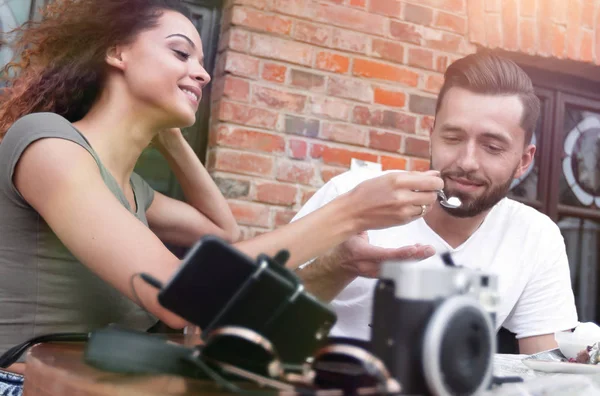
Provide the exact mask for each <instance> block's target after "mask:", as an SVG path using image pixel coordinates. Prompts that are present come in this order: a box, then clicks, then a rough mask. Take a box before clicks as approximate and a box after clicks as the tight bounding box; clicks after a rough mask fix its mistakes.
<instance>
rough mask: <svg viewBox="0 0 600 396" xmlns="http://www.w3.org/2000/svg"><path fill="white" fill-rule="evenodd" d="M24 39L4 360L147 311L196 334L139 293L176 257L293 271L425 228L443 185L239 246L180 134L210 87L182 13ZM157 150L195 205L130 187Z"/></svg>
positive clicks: (418, 178)
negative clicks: (207, 255)
mask: <svg viewBox="0 0 600 396" xmlns="http://www.w3.org/2000/svg"><path fill="white" fill-rule="evenodd" d="M16 37H17V40H16V53H20V58H19V60H18V61H15V62H13V63H11V64H9V65H8V66H7V67H6V68H5V69H4V70H3V71H2V75H3V76H5V79H6V83H7V86H6V88H5V89H4V91H3V93H2V98H1V103H0V138H1V139H2V141H1V143H0V273H2V277H0V353H1V352H3V351H5V350H7V349H8V348H10V347H11V346H13V345H16V344H18V343H21V342H23V341H24V340H26V339H29V338H31V337H34V336H38V335H41V334H47V333H54V332H86V331H90V330H92V329H94V328H98V327H103V326H106V325H107V324H109V323H120V324H122V325H125V326H128V327H130V328H134V329H145V328H147V327H149V326H150V325H152V323H151V321H150V318H149V315H147V314H146V312H144V309H145V310H146V311H148V312H149V313H150V314H152V315H153V317H156V318H157V319H160V320H161V321H163V322H164V323H166V324H167V325H168V326H170V327H172V328H182V327H183V326H185V324H186V323H185V321H184V320H183V319H181V318H179V317H177V316H176V315H174V314H173V313H171V312H169V311H167V310H165V309H164V308H163V307H161V305H160V304H159V303H158V301H157V298H156V296H157V292H156V290H155V289H153V288H152V287H150V286H147V285H145V284H143V283H142V282H139V284H137V283H136V284H135V289H136V290H135V291H134V290H132V287H131V284H130V281H131V279H132V278H133V277H134V275H135V274H137V273H140V272H147V273H150V274H152V275H154V276H155V277H156V278H157V279H159V280H161V281H167V280H168V279H169V278H170V277H171V275H172V274H173V273H174V272H175V271H176V270H177V268H178V265H179V263H180V262H179V260H178V258H177V257H176V256H174V255H173V254H172V253H171V252H170V251H169V250H168V249H167V248H165V246H164V244H163V242H168V243H174V244H177V245H179V246H190V245H192V244H193V243H195V242H196V241H197V240H198V239H200V238H201V237H202V236H203V235H206V234H213V235H217V236H219V237H221V238H223V239H226V240H228V241H230V242H231V243H235V246H236V247H237V248H238V249H240V250H241V251H243V252H245V253H246V254H248V255H250V256H253V257H254V256H256V255H257V254H258V253H261V252H265V253H267V254H274V253H275V252H276V251H278V250H280V249H288V250H289V251H290V254H291V256H290V262H289V265H290V267H291V268H295V267H297V266H298V265H299V264H301V263H303V262H305V261H307V260H309V259H311V258H313V257H315V256H317V255H320V254H322V253H324V252H325V251H327V250H329V249H331V248H333V247H335V246H338V245H339V244H341V243H343V242H344V241H346V240H347V239H348V238H350V237H352V236H353V235H355V234H357V233H360V232H362V231H364V230H368V229H374V228H384V227H387V226H390V225H393V224H403V223H406V222H408V221H411V220H413V219H415V218H417V217H418V216H420V215H422V214H423V212H424V210H425V209H423V207H422V206H423V205H431V204H432V203H433V202H434V201H435V199H436V194H435V193H432V192H415V191H413V190H421V191H432V190H436V189H439V188H441V187H442V185H443V182H442V181H441V179H440V178H439V177H438V176H437V175H431V174H420V173H409V172H406V173H404V174H390V175H386V176H383V177H380V178H376V179H373V180H369V181H367V182H365V183H363V184H362V185H361V186H359V187H358V188H356V189H355V190H354V191H353V192H351V193H349V194H346V195H345V196H343V197H340V198H339V199H337V200H335V201H334V202H332V203H330V204H329V205H326V206H325V207H324V208H322V209H321V210H319V211H317V212H315V213H314V214H311V215H309V216H306V217H305V218H303V219H301V220H299V221H297V222H294V223H292V224H289V225H287V226H285V227H281V228H279V229H277V230H275V231H272V232H270V233H266V234H263V235H261V236H259V237H257V238H254V239H251V240H246V241H243V242H237V240H238V238H239V236H240V232H239V229H238V226H237V224H236V221H235V219H234V217H233V215H232V213H231V211H230V209H229V207H228V205H227V202H226V200H225V199H224V197H223V196H222V195H221V193H220V191H219V190H218V188H217V187H216V185H215V184H214V182H213V181H212V179H211V177H210V176H209V174H208V172H207V171H206V170H205V169H204V167H203V166H202V164H201V163H200V161H199V160H198V158H197V156H196V155H195V154H194V152H193V150H192V149H191V147H190V146H189V145H188V144H187V142H186V140H185V139H184V138H183V136H182V134H181V132H180V129H179V128H183V127H188V126H190V125H192V124H194V122H195V121H196V119H195V114H196V111H197V109H198V104H199V102H200V99H201V97H202V88H203V87H205V86H206V84H207V83H208V82H209V81H210V77H209V75H208V74H207V72H206V70H205V69H204V67H203V53H202V42H201V39H200V36H199V35H198V32H197V30H196V28H195V27H194V25H193V24H192V22H191V20H190V19H189V15H188V11H187V10H186V9H185V8H184V7H183V6H182V5H181V4H180V3H179V1H178V0H127V1H122V0H55V1H54V2H52V3H51V4H50V5H49V6H47V7H46V8H45V9H44V10H43V12H42V15H41V20H40V21H39V22H30V23H28V24H26V25H24V26H22V27H21V28H19V29H18V30H17V31H16ZM151 142H152V143H153V144H154V146H155V147H156V148H157V149H158V150H159V151H160V152H161V153H162V155H163V156H164V157H165V158H166V159H167V161H168V163H169V166H170V167H171V169H172V170H173V172H174V173H175V175H176V177H177V179H178V181H179V182H180V184H181V186H182V188H183V191H184V194H185V197H186V202H181V201H177V200H174V199H171V198H169V197H166V196H164V195H162V194H160V193H158V192H155V191H153V190H152V188H150V186H149V185H148V184H147V183H146V182H145V181H144V180H143V179H142V178H141V177H140V176H138V175H137V174H135V173H134V172H133V169H134V166H135V164H136V161H137V160H138V158H139V156H140V155H141V153H142V151H143V150H144V149H145V148H146V147H147V146H148V145H149V144H150V143H151ZM298 241H302V243H301V244H299V243H298ZM389 254H390V257H413V256H423V255H424V254H426V251H425V248H422V247H414V246H411V247H406V248H402V249H395V250H391V251H390V252H389ZM136 292H137V295H138V296H139V300H138V299H136V297H135V293H136ZM137 303H139V304H140V305H141V307H143V308H144V309H142V308H141V307H140V306H138V305H137ZM199 303H210V302H199ZM21 369H22V366H13V367H12V368H11V369H10V370H11V371H12V372H18V371H19V370H21ZM0 374H1V373H0ZM5 374H6V375H9V374H7V373H5ZM0 378H1V377H0ZM11 378H12V377H11Z"/></svg>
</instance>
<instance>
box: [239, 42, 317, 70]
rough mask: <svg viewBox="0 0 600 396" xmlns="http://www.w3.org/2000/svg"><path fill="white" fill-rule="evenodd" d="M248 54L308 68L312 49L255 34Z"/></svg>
mask: <svg viewBox="0 0 600 396" xmlns="http://www.w3.org/2000/svg"><path fill="white" fill-rule="evenodd" d="M250 52H252V53H253V54H254V55H256V56H261V57H264V58H271V59H278V60H282V61H285V62H290V63H297V64H300V65H305V66H310V64H311V63H312V56H313V55H312V52H313V48H312V47H311V46H310V45H308V44H302V43H296V42H293V41H289V40H284V39H281V38H278V37H272V36H264V35H257V34H254V35H252V39H251V44H250Z"/></svg>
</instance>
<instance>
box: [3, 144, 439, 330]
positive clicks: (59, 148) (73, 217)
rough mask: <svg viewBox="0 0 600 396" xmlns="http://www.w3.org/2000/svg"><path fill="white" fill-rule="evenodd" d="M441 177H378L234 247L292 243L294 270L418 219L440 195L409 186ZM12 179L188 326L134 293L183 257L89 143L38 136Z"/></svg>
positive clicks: (120, 282) (94, 264) (111, 279)
mask: <svg viewBox="0 0 600 396" xmlns="http://www.w3.org/2000/svg"><path fill="white" fill-rule="evenodd" d="M438 179H439V178H437V177H432V176H419V175H411V174H406V176H402V177H396V176H395V175H394V174H390V175H386V176H382V177H379V178H376V179H372V180H369V181H367V182H364V183H362V184H361V185H360V186H359V187H357V188H356V189H354V190H352V191H351V192H350V193H347V194H344V195H343V196H340V197H339V198H338V199H336V200H335V201H333V202H331V203H330V204H328V205H325V206H324V207H323V208H321V209H319V210H317V211H315V212H313V213H311V214H310V215H307V216H305V217H304V218H302V219H300V220H298V221H296V222H294V223H292V224H288V225H287V226H285V227H282V228H280V229H278V230H275V231H272V232H270V233H267V234H264V235H262V236H260V237H258V238H255V239H253V240H248V241H244V242H241V243H239V244H237V245H236V246H237V247H238V248H239V249H240V250H242V251H244V252H245V253H247V254H249V255H250V256H252V257H254V256H256V255H257V254H258V253H262V252H265V253H268V254H274V253H276V252H277V251H279V250H280V249H288V250H290V252H291V259H290V263H289V266H290V267H292V268H294V267H297V266H298V265H299V264H301V263H303V262H304V261H306V260H308V259H310V258H312V257H315V256H318V255H321V254H322V253H324V252H325V251H327V250H328V249H330V248H332V247H334V246H336V245H337V244H339V243H341V242H342V241H344V240H346V239H347V238H348V237H349V236H351V235H354V234H355V233H358V232H360V231H363V230H365V229H373V228H378V227H379V228H385V227H389V226H391V225H394V224H402V223H405V222H407V221H409V220H410V219H412V218H414V216H415V212H417V211H418V212H420V209H419V207H418V206H417V207H416V208H415V204H414V203H415V202H420V201H419V200H418V199H417V200H415V199H416V198H415V197H426V196H429V195H431V196H432V197H433V199H435V193H416V194H417V195H414V194H415V193H413V192H412V191H410V190H414V189H419V190H427V189H430V190H433V189H436V188H437V185H438V184H437V183H438ZM14 183H15V185H16V187H17V189H18V191H19V192H20V193H21V195H22V196H23V197H24V198H25V200H26V201H27V202H28V203H29V204H30V205H31V206H32V207H33V208H34V209H35V210H36V211H37V212H38V213H39V214H40V215H41V216H42V217H43V218H44V220H45V221H46V222H47V223H48V225H49V226H50V228H51V229H52V230H53V231H54V233H55V234H56V235H57V236H58V238H59V239H60V240H61V241H62V242H63V243H64V244H65V246H66V247H67V248H68V249H69V251H70V252H71V253H72V254H73V255H74V256H75V257H77V259H78V260H80V261H81V262H82V263H83V264H84V265H86V266H87V267H88V268H89V269H90V270H91V271H93V272H94V273H96V274H97V275H98V276H99V277H100V278H102V279H103V280H104V281H106V282H107V283H109V284H111V285H112V286H113V287H115V288H116V289H117V290H119V291H120V292H121V293H122V294H123V295H125V296H127V297H129V298H130V299H131V300H132V301H134V302H136V303H141V305H142V306H143V307H144V308H146V309H147V310H148V311H149V312H151V313H152V314H154V315H155V316H156V317H158V318H159V319H160V320H161V321H163V322H164V323H166V324H167V325H168V326H169V327H171V328H181V327H183V326H185V324H186V322H185V321H184V320H183V319H182V318H180V317H178V316H177V315H175V314H173V313H172V312H170V311H168V310H166V309H165V308H163V307H162V306H161V305H160V304H159V302H158V300H157V291H156V289H154V288H152V287H151V286H148V285H146V284H145V283H143V282H137V283H136V290H135V292H137V295H138V296H139V301H138V300H137V299H136V298H135V294H134V291H133V290H132V289H131V286H130V280H131V278H132V276H134V275H135V274H138V273H141V272H146V273H148V274H151V275H152V276H154V277H155V278H156V279H158V280H159V281H161V282H167V281H168V280H169V279H170V278H171V276H172V275H173V274H174V273H175V271H176V270H177V269H178V267H179V265H180V261H179V260H178V259H177V258H176V257H175V256H174V255H173V254H172V253H171V252H170V251H169V250H168V249H167V248H166V247H165V246H164V244H163V243H162V242H161V241H160V239H158V237H157V236H156V235H155V234H154V233H153V232H152V231H151V230H149V229H148V228H147V227H146V226H145V225H144V224H142V223H141V222H140V221H139V220H138V219H136V218H135V216H133V215H132V214H131V213H130V212H129V211H128V210H127V209H125V207H124V206H123V205H122V204H121V203H120V202H119V201H118V200H117V199H116V197H115V196H114V195H113V194H112V193H111V192H110V190H109V189H108V188H107V187H106V185H105V184H104V181H103V180H102V177H101V175H100V172H99V170H98V166H97V164H96V162H95V161H94V159H93V158H92V157H91V156H90V155H89V153H88V152H87V151H86V150H85V149H83V148H82V147H81V146H79V145H77V144H75V143H73V142H70V141H67V140H62V139H43V140H39V141H37V142H35V143H33V144H31V145H30V146H29V147H28V148H27V149H26V150H25V152H24V153H23V155H22V157H21V159H20V161H19V163H18V164H17V167H16V170H15V175H14ZM407 189H408V190H407ZM429 198H431V197H429ZM198 303H199V304H203V303H206V304H210V301H199V302H198Z"/></svg>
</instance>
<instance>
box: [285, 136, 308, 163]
mask: <svg viewBox="0 0 600 396" xmlns="http://www.w3.org/2000/svg"><path fill="white" fill-rule="evenodd" d="M306 154H308V143H306V142H305V141H304V140H298V139H290V148H289V157H290V158H293V159H305V158H306Z"/></svg>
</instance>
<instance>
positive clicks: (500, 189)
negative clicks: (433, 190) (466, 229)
mask: <svg viewBox="0 0 600 396" xmlns="http://www.w3.org/2000/svg"><path fill="white" fill-rule="evenodd" d="M516 172H517V168H515V170H514V171H513V172H512V175H511V177H510V178H509V179H508V180H507V181H506V182H505V183H503V184H501V185H499V186H495V187H488V189H487V190H486V191H485V192H484V193H483V195H481V196H479V197H477V198H472V197H471V196H470V195H469V194H466V193H464V192H462V191H458V190H453V189H449V188H444V193H446V196H447V197H448V198H450V197H458V198H459V199H460V201H461V205H460V207H458V208H447V207H445V206H442V208H443V209H444V210H445V211H446V212H447V213H448V214H450V215H451V216H454V217H461V218H466V217H474V216H477V215H479V214H481V213H483V212H485V211H487V210H489V209H491V208H492V207H493V206H494V205H496V204H497V203H498V202H500V201H501V200H502V199H503V198H505V197H506V196H507V195H508V192H509V191H510V186H511V184H512V181H513V179H514V175H515V174H516ZM441 177H442V179H443V180H444V183H445V184H446V185H447V181H448V177H452V178H453V179H454V178H463V179H467V180H472V181H474V182H476V183H483V184H484V187H486V186H489V183H487V182H485V181H483V180H481V179H478V178H474V177H473V176H472V175H470V174H468V173H465V172H461V171H454V172H453V171H447V172H441ZM440 206H441V205H440Z"/></svg>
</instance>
